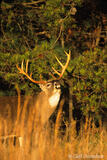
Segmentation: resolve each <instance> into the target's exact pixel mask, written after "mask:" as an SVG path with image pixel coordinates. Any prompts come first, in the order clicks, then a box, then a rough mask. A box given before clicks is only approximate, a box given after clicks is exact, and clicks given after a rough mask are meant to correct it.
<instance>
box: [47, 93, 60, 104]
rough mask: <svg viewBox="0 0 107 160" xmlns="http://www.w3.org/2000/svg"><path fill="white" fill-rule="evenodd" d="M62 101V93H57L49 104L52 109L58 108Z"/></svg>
mask: <svg viewBox="0 0 107 160" xmlns="http://www.w3.org/2000/svg"><path fill="white" fill-rule="evenodd" d="M59 99H60V93H58V92H56V93H55V94H54V95H53V96H51V97H50V98H49V104H50V106H51V107H56V106H57V105H58V102H59Z"/></svg>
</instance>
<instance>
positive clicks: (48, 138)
mask: <svg viewBox="0 0 107 160" xmlns="http://www.w3.org/2000/svg"><path fill="white" fill-rule="evenodd" d="M29 100H30V97H27V99H25V101H24V104H23V106H21V105H20V97H18V107H17V116H16V122H15V123H14V122H13V121H12V120H11V111H10V109H9V106H7V108H8V109H7V117H6V118H5V119H4V118H3V117H2V116H1V117H0V160H69V159H70V160H72V159H77V158H78V159H84V158H88V159H92V158H94V159H96V160H98V159H106V147H107V146H106V141H107V132H106V130H105V128H103V127H102V125H101V124H100V127H99V128H97V127H96V126H95V125H94V123H91V119H89V118H87V120H86V123H85V124H81V126H82V127H81V129H80V132H79V135H78V136H77V135H76V126H75V125H76V123H75V121H72V124H71V127H69V125H68V124H66V131H65V134H64V135H62V134H61V133H62V132H61V129H60V124H61V111H62V105H63V101H62V103H61V104H60V107H59V112H58V114H57V118H56V123H55V125H54V128H53V129H51V127H50V125H48V124H47V125H45V126H41V124H40V121H38V120H37V118H35V117H36V116H35V115H36V111H35V110H34V108H32V109H31V110H30V111H29V114H28V115H27V114H26V112H27V105H28V103H29ZM37 107H38V106H37ZM22 108H23V109H22ZM26 116H27V118H26ZM38 122H39V123H38Z"/></svg>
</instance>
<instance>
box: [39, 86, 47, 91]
mask: <svg viewBox="0 0 107 160" xmlns="http://www.w3.org/2000/svg"><path fill="white" fill-rule="evenodd" d="M39 87H40V89H41V90H42V91H44V92H46V87H45V85H44V84H39Z"/></svg>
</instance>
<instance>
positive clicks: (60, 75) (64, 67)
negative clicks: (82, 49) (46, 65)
mask: <svg viewBox="0 0 107 160" xmlns="http://www.w3.org/2000/svg"><path fill="white" fill-rule="evenodd" d="M65 54H66V55H67V61H66V64H65V65H63V64H62V63H61V62H60V61H59V59H58V58H57V57H56V60H57V61H58V63H59V64H60V66H61V67H62V71H61V73H60V72H58V71H57V70H56V69H55V68H54V67H52V69H53V70H54V72H55V73H56V74H57V75H59V77H58V78H56V77H55V76H54V75H52V76H53V78H54V79H57V80H59V79H61V77H62V76H63V74H64V72H65V70H66V68H67V66H68V64H69V61H70V57H71V52H70V51H69V53H67V52H66V51H65ZM23 63H24V62H23V61H22V64H21V68H20V67H19V66H18V65H16V67H17V69H18V70H19V73H21V74H23V75H25V76H26V77H27V78H28V79H29V80H30V81H32V82H33V83H37V84H44V83H46V81H43V80H40V81H35V80H34V79H32V73H31V74H30V75H29V74H28V64H29V60H27V62H26V66H25V71H24V67H23ZM40 79H41V78H40Z"/></svg>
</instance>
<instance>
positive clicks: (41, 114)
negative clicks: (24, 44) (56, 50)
mask: <svg viewBox="0 0 107 160" xmlns="http://www.w3.org/2000/svg"><path fill="white" fill-rule="evenodd" d="M65 53H66V56H67V61H66V64H65V65H63V64H62V63H61V62H60V61H59V59H58V58H57V57H56V60H57V61H58V63H59V64H60V66H61V67H62V71H61V72H58V71H57V70H55V69H54V68H53V70H54V72H55V74H57V75H58V77H55V75H54V74H53V77H54V78H53V79H51V80H48V81H44V80H40V81H36V80H34V79H32V77H31V75H29V74H28V61H27V62H26V66H25V71H24V67H23V62H22V64H21V67H19V66H18V65H16V67H17V69H18V70H19V73H20V74H23V75H25V76H26V77H27V78H28V79H29V80H30V81H31V82H33V83H35V84H38V85H39V86H40V88H41V90H42V91H41V92H40V93H39V94H38V95H37V96H36V99H34V101H33V102H30V104H32V106H29V107H31V108H33V110H32V111H33V112H34V113H33V114H31V116H34V117H35V118H36V120H37V125H41V126H44V124H45V123H46V122H47V121H48V119H49V118H50V116H51V115H52V113H53V112H54V111H55V109H56V107H57V105H58V103H59V100H60V96H61V86H60V83H59V80H60V79H61V78H62V76H63V74H64V72H65V70H66V68H67V66H68V64H69V61H70V56H71V55H70V51H69V53H67V52H65ZM31 101H32V99H31ZM19 118H20V117H19ZM19 137H20V135H19ZM20 138H21V137H20ZM21 143H22V142H21Z"/></svg>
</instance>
